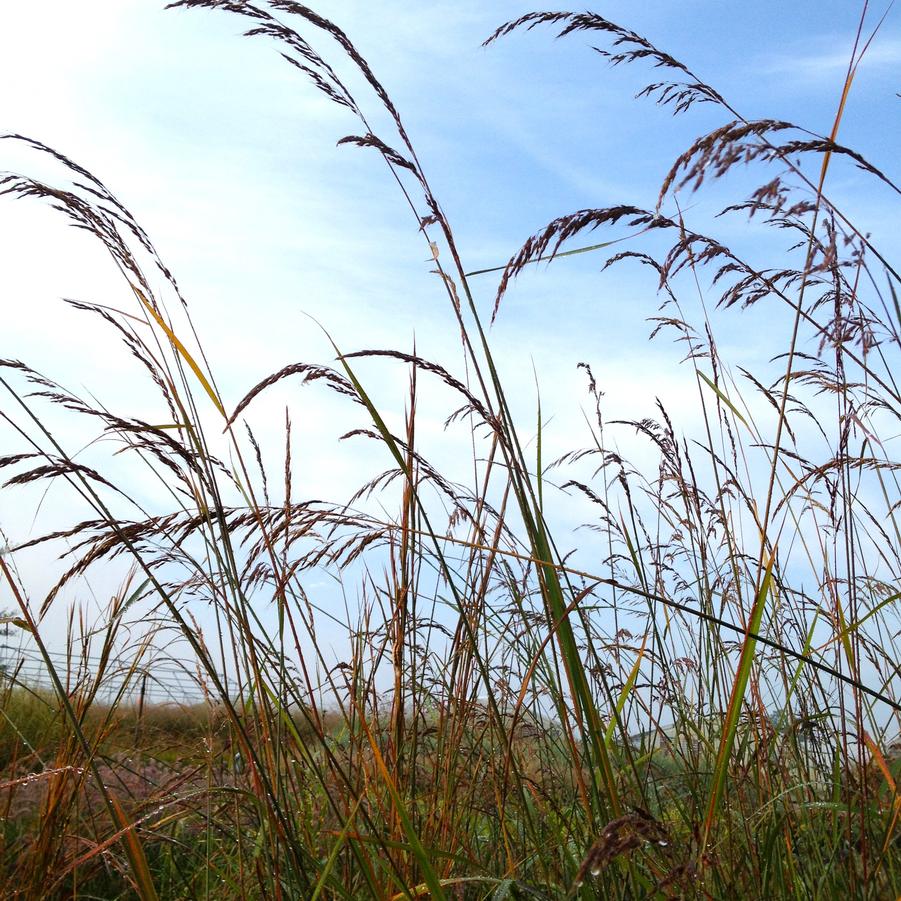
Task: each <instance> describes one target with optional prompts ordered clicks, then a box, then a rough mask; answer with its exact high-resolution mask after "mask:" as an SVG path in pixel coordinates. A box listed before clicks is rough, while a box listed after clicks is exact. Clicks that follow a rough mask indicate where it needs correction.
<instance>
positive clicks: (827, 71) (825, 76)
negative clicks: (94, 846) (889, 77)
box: [763, 37, 901, 84]
mask: <svg viewBox="0 0 901 901" xmlns="http://www.w3.org/2000/svg"><path fill="white" fill-rule="evenodd" d="M818 43H819V44H821V45H826V44H827V43H828V44H829V45H830V46H828V47H826V46H822V49H819V50H816V51H813V52H799V53H783V54H780V55H779V56H777V57H771V58H770V59H769V60H767V61H764V64H763V71H764V72H765V73H766V74H768V75H774V76H782V77H784V76H791V77H793V78H796V79H799V80H800V81H802V82H804V83H808V84H809V83H813V82H816V83H819V82H822V81H830V82H833V81H834V80H835V78H836V75H838V74H841V73H842V72H844V71H845V70H847V68H848V64H849V63H850V60H851V48H850V46H848V42H847V40H846V39H844V38H842V39H841V40H838V39H835V40H830V41H827V40H826V39H821V40H820V41H819V42H818ZM899 63H901V37H898V38H896V37H885V38H882V39H880V38H878V37H877V38H876V40H874V41H873V43H872V45H871V46H870V47H869V48H868V49H867V51H866V53H865V54H864V56H863V58H862V60H861V62H860V68H859V71H860V72H873V71H876V70H880V71H881V72H884V71H886V70H892V69H895V68H896V67H897V66H898V64H899Z"/></svg>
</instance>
